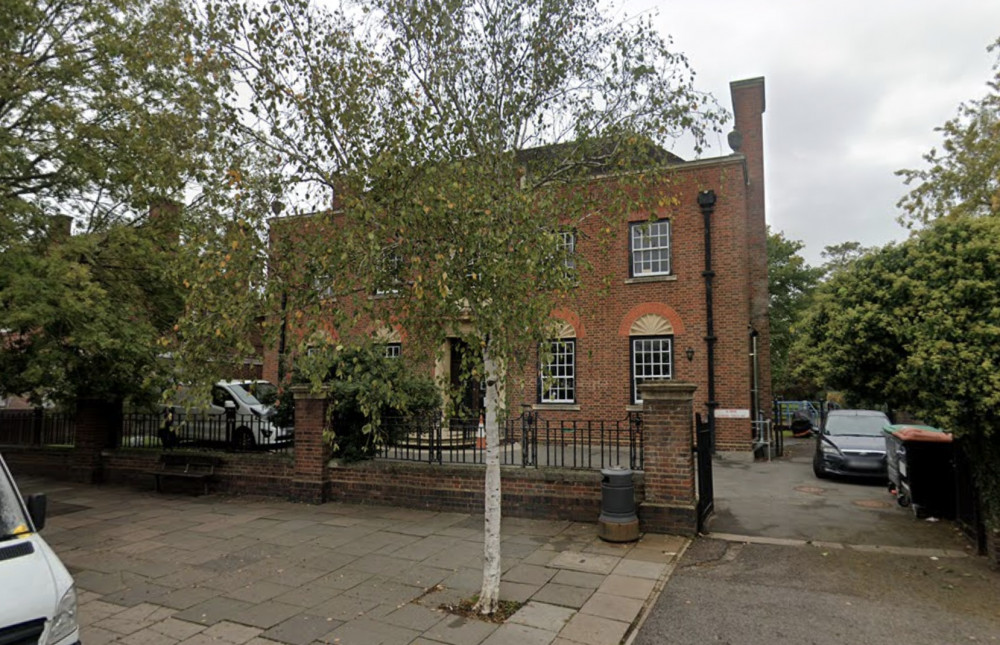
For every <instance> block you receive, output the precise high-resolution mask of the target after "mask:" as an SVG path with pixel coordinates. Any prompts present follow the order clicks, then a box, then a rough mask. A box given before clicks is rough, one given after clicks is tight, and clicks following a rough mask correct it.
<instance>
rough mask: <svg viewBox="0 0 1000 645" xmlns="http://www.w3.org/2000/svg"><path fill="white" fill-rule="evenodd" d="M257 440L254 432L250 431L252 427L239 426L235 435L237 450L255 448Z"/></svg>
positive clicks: (234, 440) (234, 442)
mask: <svg viewBox="0 0 1000 645" xmlns="http://www.w3.org/2000/svg"><path fill="white" fill-rule="evenodd" d="M256 445H257V442H256V441H255V440H254V438H253V433H252V432H250V428H245V427H244V428H237V429H236V434H235V435H233V446H235V447H236V449H237V450H253V448H254V446H256Z"/></svg>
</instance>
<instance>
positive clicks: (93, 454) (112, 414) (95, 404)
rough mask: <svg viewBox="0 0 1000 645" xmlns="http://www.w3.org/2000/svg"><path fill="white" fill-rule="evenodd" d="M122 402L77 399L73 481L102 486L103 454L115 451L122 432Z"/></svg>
mask: <svg viewBox="0 0 1000 645" xmlns="http://www.w3.org/2000/svg"><path fill="white" fill-rule="evenodd" d="M121 418H122V403H121V401H105V400H102V399H78V400H77V402H76V439H75V440H74V448H73V463H72V465H71V466H70V469H71V471H72V478H73V481H78V482H82V483H84V484H99V483H101V480H102V478H103V471H102V460H101V453H102V452H103V451H104V450H105V449H106V448H115V447H117V446H116V443H117V438H118V435H119V432H120V430H121Z"/></svg>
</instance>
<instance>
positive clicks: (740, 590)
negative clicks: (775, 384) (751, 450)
mask: <svg viewBox="0 0 1000 645" xmlns="http://www.w3.org/2000/svg"><path fill="white" fill-rule="evenodd" d="M790 448H791V450H790V451H789V452H790V456H789V457H787V458H785V459H782V460H776V461H773V462H770V463H754V464H750V463H734V462H721V463H717V467H716V469H715V472H716V504H717V516H716V517H715V518H714V519H713V521H711V522H710V523H709V527H708V528H709V531H710V533H709V534H708V535H707V536H705V537H701V538H699V539H697V540H695V542H694V543H693V544H692V545H691V547H690V548H689V549H688V551H687V553H685V555H684V557H683V558H682V559H681V561H680V563H679V564H678V567H677V569H676V570H675V571H674V573H673V575H672V576H671V577H670V579H669V580H668V582H667V584H666V586H665V588H664V589H663V591H662V593H661V594H660V596H659V598H658V599H657V601H656V603H655V605H654V607H653V609H652V611H651V612H650V614H649V616H648V617H647V619H646V621H645V622H644V623H643V625H642V627H641V628H640V629H639V631H638V634H637V636H636V638H635V639H634V641H633V645H653V644H656V645H664V644H677V645H685V644H691V645H694V644H698V645H702V644H704V643H726V644H733V645H757V644H761V645H763V644H765V643H766V644H768V645H779V644H783V643H789V644H792V643H794V644H797V645H798V644H814V645H840V644H843V643H873V644H875V643H907V644H909V645H923V644H926V645H942V644H948V643H964V644H967V643H1000V572H996V571H993V570H990V569H989V567H988V566H987V563H986V560H985V558H982V557H978V556H975V555H972V554H971V552H970V551H969V550H968V549H967V547H966V545H965V542H964V540H963V539H962V538H961V536H960V535H959V534H958V533H957V531H956V529H955V528H954V527H953V526H952V524H951V523H950V522H947V521H927V520H917V519H916V518H914V516H913V514H912V513H911V512H910V511H908V510H906V509H903V508H900V507H898V506H897V505H896V504H895V503H894V501H893V499H892V498H891V497H890V496H888V494H887V492H886V490H885V488H884V487H883V486H880V485H859V484H855V483H850V482H842V481H829V480H817V479H816V478H815V477H814V476H813V475H812V471H811V468H810V461H809V456H810V453H809V448H810V447H809V445H808V444H807V443H804V442H794V443H793V444H792V445H790Z"/></svg>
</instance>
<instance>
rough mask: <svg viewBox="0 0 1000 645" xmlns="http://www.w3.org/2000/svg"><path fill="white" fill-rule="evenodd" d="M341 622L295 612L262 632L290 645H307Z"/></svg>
mask: <svg viewBox="0 0 1000 645" xmlns="http://www.w3.org/2000/svg"><path fill="white" fill-rule="evenodd" d="M342 624H343V623H342V622H341V621H339V620H334V619H333V618H326V617H324V616H316V615H313V614H296V615H295V616H292V617H291V618H289V619H288V620H285V621H284V622H281V623H278V624H277V625H275V626H274V627H272V628H270V629H268V630H267V631H266V632H264V633H263V634H262V636H263V637H264V638H267V639H270V640H272V641H280V642H282V643H289V644H290V645H308V644H309V643H311V642H313V641H315V640H319V639H320V638H322V637H323V636H324V635H326V634H328V633H330V632H331V631H332V630H334V629H336V628H337V627H340V625H342Z"/></svg>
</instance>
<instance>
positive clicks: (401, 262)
mask: <svg viewBox="0 0 1000 645" xmlns="http://www.w3.org/2000/svg"><path fill="white" fill-rule="evenodd" d="M379 263H380V264H381V265H382V266H383V267H384V269H385V275H386V276H388V280H387V281H386V282H387V284H384V285H379V286H376V287H375V295H376V296H396V295H399V290H400V288H401V287H402V286H403V284H404V282H403V275H402V274H403V270H404V268H405V267H406V258H404V257H403V255H402V254H401V253H399V252H398V251H397V250H396V249H391V250H389V251H387V252H385V253H383V254H382V257H381V258H380V260H379Z"/></svg>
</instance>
